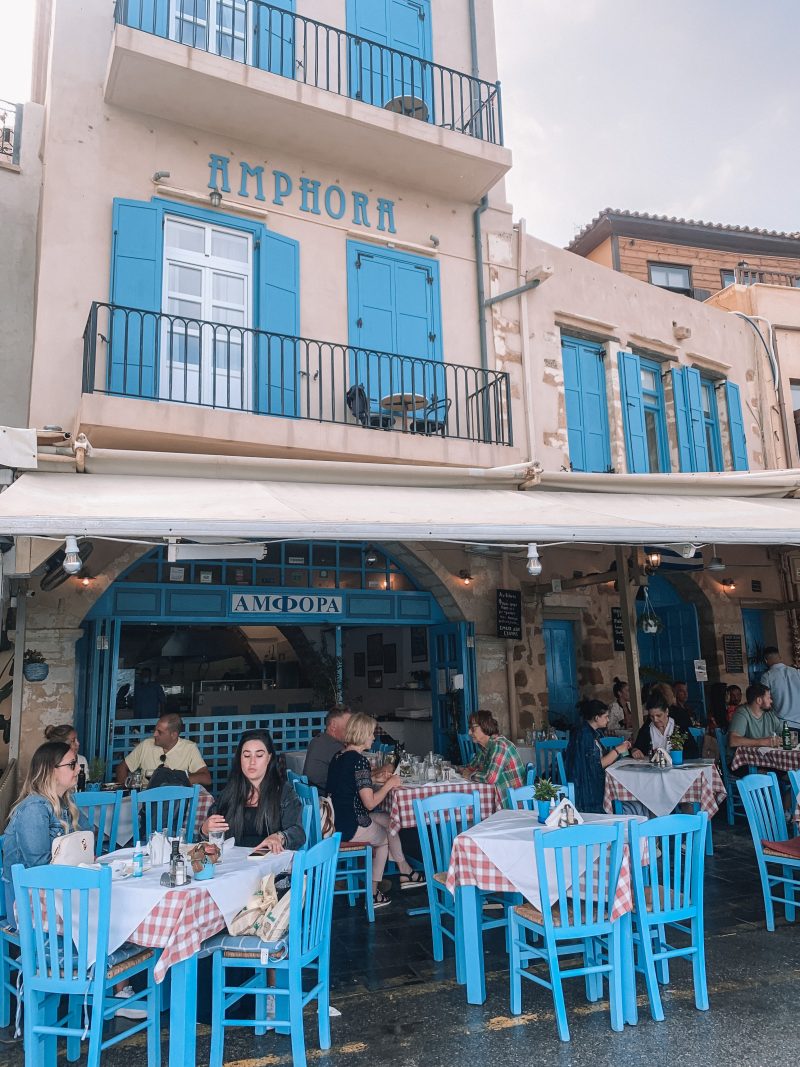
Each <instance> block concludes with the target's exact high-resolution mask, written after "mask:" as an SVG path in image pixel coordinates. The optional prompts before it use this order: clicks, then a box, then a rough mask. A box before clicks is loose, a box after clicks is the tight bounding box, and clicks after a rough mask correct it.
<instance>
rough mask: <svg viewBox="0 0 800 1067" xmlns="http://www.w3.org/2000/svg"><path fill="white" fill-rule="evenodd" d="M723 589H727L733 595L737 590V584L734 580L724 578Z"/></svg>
mask: <svg viewBox="0 0 800 1067" xmlns="http://www.w3.org/2000/svg"><path fill="white" fill-rule="evenodd" d="M722 588H723V589H726V590H727V591H728V592H729V593H732V592H733V591H734V590H735V589H736V582H735V581H734V580H733V578H723V579H722Z"/></svg>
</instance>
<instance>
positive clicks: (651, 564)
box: [644, 551, 661, 571]
mask: <svg viewBox="0 0 800 1067" xmlns="http://www.w3.org/2000/svg"><path fill="white" fill-rule="evenodd" d="M644 560H645V564H646V565H647V567H648V568H649V569H650V570H652V571H654V570H657V569H658V568H659V567H660V566H661V553H660V552H656V551H653V552H646V553H645V556H644Z"/></svg>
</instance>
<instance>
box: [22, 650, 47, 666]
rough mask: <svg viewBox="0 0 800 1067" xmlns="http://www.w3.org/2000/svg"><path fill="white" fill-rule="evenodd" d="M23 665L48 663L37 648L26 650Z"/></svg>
mask: <svg viewBox="0 0 800 1067" xmlns="http://www.w3.org/2000/svg"><path fill="white" fill-rule="evenodd" d="M22 662H23V664H27V663H47V660H46V659H45V658H44V655H43V653H41V652H40V651H39V650H38V649H37V648H26V649H25V655H24V656H23V658H22Z"/></svg>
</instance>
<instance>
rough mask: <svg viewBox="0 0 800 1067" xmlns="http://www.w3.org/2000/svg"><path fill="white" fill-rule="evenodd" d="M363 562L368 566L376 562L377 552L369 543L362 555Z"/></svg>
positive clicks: (372, 565)
mask: <svg viewBox="0 0 800 1067" xmlns="http://www.w3.org/2000/svg"><path fill="white" fill-rule="evenodd" d="M364 562H365V563H366V565H367V566H368V567H374V566H375V564H376V563H377V562H378V553H377V552H376V551H375V549H374V548H373V547H372V545H369V547H368V548H367V551H366V553H365V555H364Z"/></svg>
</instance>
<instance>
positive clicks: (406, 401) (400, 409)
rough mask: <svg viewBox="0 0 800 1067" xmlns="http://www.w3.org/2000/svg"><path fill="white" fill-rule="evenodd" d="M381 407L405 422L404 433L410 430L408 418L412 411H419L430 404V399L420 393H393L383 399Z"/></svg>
mask: <svg viewBox="0 0 800 1067" xmlns="http://www.w3.org/2000/svg"><path fill="white" fill-rule="evenodd" d="M380 403H381V407H382V408H384V410H386V411H390V412H391V413H392V415H397V416H399V417H400V418H401V419H402V420H403V432H406V431H407V430H408V417H409V415H410V414H411V412H412V411H419V409H420V408H424V407H425V405H426V404H427V403H428V398H427V397H426V396H422V395H421V394H420V393H392V394H390V395H389V396H384V397H383V398H382V399H381V402H380Z"/></svg>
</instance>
